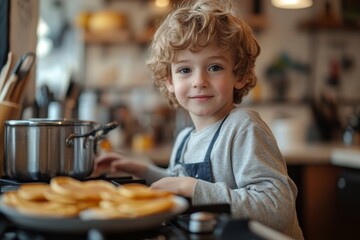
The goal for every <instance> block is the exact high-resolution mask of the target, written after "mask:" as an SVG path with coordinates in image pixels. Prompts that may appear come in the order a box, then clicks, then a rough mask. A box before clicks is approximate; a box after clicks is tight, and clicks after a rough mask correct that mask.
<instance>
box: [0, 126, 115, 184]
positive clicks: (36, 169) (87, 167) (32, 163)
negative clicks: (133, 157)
mask: <svg viewBox="0 0 360 240" xmlns="http://www.w3.org/2000/svg"><path fill="white" fill-rule="evenodd" d="M115 127H117V123H116V122H112V123H108V124H106V125H99V124H97V123H96V122H92V121H81V120H71V119H61V120H49V119H30V120H10V121H5V132H4V137H5V139H4V142H5V144H4V172H5V175H6V176H7V177H9V178H11V179H18V180H26V181H44V180H49V179H50V178H52V177H55V176H71V177H74V178H77V179H83V178H86V177H88V176H89V175H90V174H91V173H92V170H93V165H94V158H95V155H96V150H97V141H98V140H100V139H102V138H103V137H104V136H105V135H106V134H107V132H108V131H110V130H112V129H114V128H115Z"/></svg>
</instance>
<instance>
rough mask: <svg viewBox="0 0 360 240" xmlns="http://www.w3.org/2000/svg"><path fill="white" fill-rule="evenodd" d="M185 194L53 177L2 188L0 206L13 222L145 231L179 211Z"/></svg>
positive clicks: (51, 228) (42, 227) (43, 227)
mask: <svg viewBox="0 0 360 240" xmlns="http://www.w3.org/2000/svg"><path fill="white" fill-rule="evenodd" d="M187 208H188V202H187V200H186V199H184V198H182V197H179V196H176V195H174V194H173V193H170V192H166V191H163V190H158V189H152V188H150V187H148V186H146V185H142V184H137V183H129V184H125V185H121V186H114V185H113V184H112V183H110V182H107V181H105V180H88V181H79V180H76V179H74V178H71V177H65V176H61V177H55V178H52V179H51V181H50V183H49V184H48V183H24V184H22V185H20V187H19V188H18V189H17V190H16V191H11V192H6V193H3V194H2V195H1V197H0V211H1V212H2V213H3V214H4V215H5V216H6V217H7V218H8V219H9V220H10V221H12V222H13V223H15V224H17V225H19V226H22V227H25V228H28V229H33V230H38V231H45V232H62V231H66V232H72V233H84V232H87V231H89V230H90V229H97V230H99V231H102V232H129V231H135V230H147V229H151V228H155V227H158V226H160V225H161V224H162V223H163V222H165V221H167V220H169V219H171V218H173V217H175V216H177V215H179V214H181V213H182V212H184V211H185V210H186V209H187Z"/></svg>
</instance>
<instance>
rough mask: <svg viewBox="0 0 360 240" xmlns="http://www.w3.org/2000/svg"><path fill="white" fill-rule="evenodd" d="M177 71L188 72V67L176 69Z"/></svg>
mask: <svg viewBox="0 0 360 240" xmlns="http://www.w3.org/2000/svg"><path fill="white" fill-rule="evenodd" d="M178 72H179V73H190V68H181V69H179V70H178Z"/></svg>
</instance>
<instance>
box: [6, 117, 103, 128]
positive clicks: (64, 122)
mask: <svg viewBox="0 0 360 240" xmlns="http://www.w3.org/2000/svg"><path fill="white" fill-rule="evenodd" d="M96 124H97V123H96V122H94V121H86V120H79V119H70V118H63V119H47V118H31V119H28V120H8V121H5V125H6V126H94V125H96Z"/></svg>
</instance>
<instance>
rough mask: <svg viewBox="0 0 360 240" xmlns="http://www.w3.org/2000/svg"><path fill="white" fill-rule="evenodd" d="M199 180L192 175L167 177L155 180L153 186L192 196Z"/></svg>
mask: <svg viewBox="0 0 360 240" xmlns="http://www.w3.org/2000/svg"><path fill="white" fill-rule="evenodd" d="M197 181H198V180H197V179H196V178H192V177H165V178H162V179H160V180H158V181H156V182H154V183H153V184H152V185H151V187H152V188H157V189H162V190H165V191H169V192H173V193H175V194H177V195H181V196H184V197H190V198H191V197H192V196H193V193H194V190H195V185H196V183H197Z"/></svg>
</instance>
